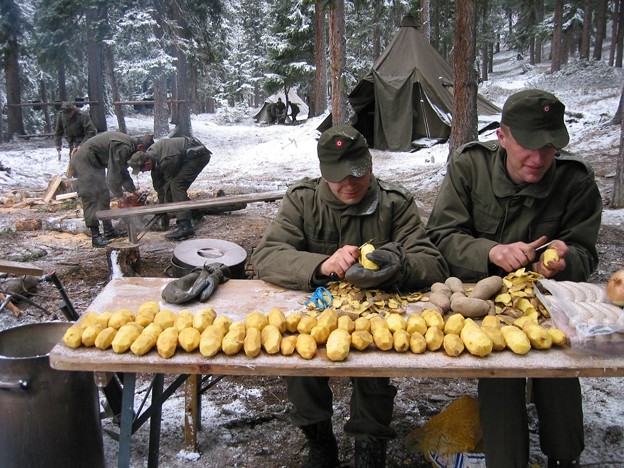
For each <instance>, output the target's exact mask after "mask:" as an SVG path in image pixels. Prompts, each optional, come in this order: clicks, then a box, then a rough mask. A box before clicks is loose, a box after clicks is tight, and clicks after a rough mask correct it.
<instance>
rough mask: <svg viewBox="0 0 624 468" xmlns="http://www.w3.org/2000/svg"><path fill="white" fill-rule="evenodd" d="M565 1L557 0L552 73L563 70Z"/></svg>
mask: <svg viewBox="0 0 624 468" xmlns="http://www.w3.org/2000/svg"><path fill="white" fill-rule="evenodd" d="M562 28H563V0H555V13H554V17H553V37H552V50H551V55H552V58H551V65H550V71H551V73H554V72H557V71H559V70H561V58H562V46H563V44H562V41H563V29H562Z"/></svg>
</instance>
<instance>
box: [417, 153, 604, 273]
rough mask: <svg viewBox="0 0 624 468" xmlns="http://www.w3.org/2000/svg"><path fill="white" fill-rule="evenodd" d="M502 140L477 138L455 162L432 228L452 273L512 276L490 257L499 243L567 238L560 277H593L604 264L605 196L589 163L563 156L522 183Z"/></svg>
mask: <svg viewBox="0 0 624 468" xmlns="http://www.w3.org/2000/svg"><path fill="white" fill-rule="evenodd" d="M505 158H506V153H505V150H504V149H503V148H501V147H500V146H499V144H498V142H497V141H489V142H483V143H481V142H472V143H468V144H466V145H464V146H462V147H460V148H459V149H458V151H457V152H455V154H453V157H452V159H451V161H450V163H449V164H448V167H447V173H446V175H445V177H444V181H443V182H442V185H441V187H440V191H439V193H438V196H437V199H436V201H435V204H434V207H433V210H432V212H431V216H430V217H429V221H428V224H427V233H428V235H429V237H430V238H431V240H432V241H433V243H434V244H435V245H437V246H438V248H439V249H440V252H442V255H443V256H444V258H445V259H446V261H447V263H448V266H449V269H450V273H451V275H453V276H457V277H459V278H461V279H463V280H466V281H476V280H479V279H481V278H484V277H486V276H489V275H500V276H505V275H506V274H507V273H506V272H505V271H503V270H502V269H501V268H499V267H497V266H496V265H493V264H491V263H489V261H488V255H489V252H490V250H491V249H492V247H494V246H495V245H497V244H509V243H513V242H519V241H522V242H532V241H534V240H536V239H538V238H539V237H541V236H547V237H548V240H554V239H559V240H562V241H564V242H565V243H566V245H567V246H568V247H569V248H570V252H569V253H568V254H567V255H566V257H565V261H566V269H565V270H564V271H562V272H560V273H558V274H557V276H556V277H555V279H556V280H559V281H561V280H570V281H586V280H587V278H588V276H589V275H590V274H591V273H592V272H593V271H594V270H595V269H596V266H597V264H598V253H597V251H596V241H597V238H598V231H599V229H600V221H601V215H602V199H601V197H600V192H599V191H598V187H597V185H596V182H595V180H594V172H593V170H592V169H591V167H590V166H589V165H587V164H586V163H584V162H583V161H581V160H579V159H576V158H572V157H561V156H557V157H556V158H555V161H554V163H553V165H552V166H551V168H550V169H549V170H548V172H547V173H546V174H545V175H544V178H543V179H542V180H541V181H540V182H538V183H535V184H519V185H516V184H514V183H513V182H512V181H511V179H510V178H509V177H508V176H507V171H506V169H505Z"/></svg>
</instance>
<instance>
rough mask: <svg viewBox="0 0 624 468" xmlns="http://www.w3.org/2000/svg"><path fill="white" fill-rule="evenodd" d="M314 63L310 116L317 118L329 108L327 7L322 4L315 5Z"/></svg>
mask: <svg viewBox="0 0 624 468" xmlns="http://www.w3.org/2000/svg"><path fill="white" fill-rule="evenodd" d="M314 29H315V30H314V38H315V41H314V44H315V46H314V63H315V65H316V71H315V75H314V96H313V99H312V100H311V101H310V106H309V107H310V115H309V116H308V117H316V116H317V115H321V114H322V113H323V112H325V109H326V108H327V54H326V53H325V50H326V48H327V42H326V40H325V29H326V21H325V7H324V6H323V3H322V2H316V3H315V4H314Z"/></svg>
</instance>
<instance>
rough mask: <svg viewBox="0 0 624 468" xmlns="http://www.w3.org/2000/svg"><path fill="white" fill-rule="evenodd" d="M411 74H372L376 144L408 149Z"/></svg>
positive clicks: (410, 133)
mask: <svg viewBox="0 0 624 468" xmlns="http://www.w3.org/2000/svg"><path fill="white" fill-rule="evenodd" d="M413 75H414V72H412V73H410V74H409V75H403V76H382V75H380V74H379V73H377V71H376V70H373V76H374V77H375V147H376V148H379V149H387V150H390V151H409V150H410V149H411V141H412V120H413V116H412V106H405V105H403V103H405V102H408V103H409V102H412V90H413V88H414V87H413V86H412V83H413Z"/></svg>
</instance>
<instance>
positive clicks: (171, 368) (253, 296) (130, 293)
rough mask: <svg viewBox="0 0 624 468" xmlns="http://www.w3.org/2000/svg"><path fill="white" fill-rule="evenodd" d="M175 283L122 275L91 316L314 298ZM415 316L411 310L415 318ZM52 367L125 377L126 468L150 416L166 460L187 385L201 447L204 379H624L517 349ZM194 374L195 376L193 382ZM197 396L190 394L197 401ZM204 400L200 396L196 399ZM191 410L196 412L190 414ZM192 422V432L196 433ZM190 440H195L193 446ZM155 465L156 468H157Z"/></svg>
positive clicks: (59, 355)
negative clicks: (142, 398) (168, 428)
mask: <svg viewBox="0 0 624 468" xmlns="http://www.w3.org/2000/svg"><path fill="white" fill-rule="evenodd" d="M169 281H172V280H170V279H167V278H121V279H115V280H112V281H111V282H109V283H108V284H107V285H106V287H105V288H104V289H103V290H102V292H101V293H100V294H98V296H97V297H96V298H95V299H94V301H93V302H92V303H91V304H90V306H89V307H88V308H87V311H96V312H104V311H111V312H113V311H115V310H117V309H121V308H129V309H130V310H133V311H135V312H136V310H137V309H138V307H139V306H140V305H141V304H142V303H143V302H145V301H152V300H154V301H158V302H159V303H160V307H161V309H165V308H166V309H170V310H172V311H174V312H177V311H179V310H181V309H188V310H190V311H191V312H196V311H198V310H199V309H201V308H203V307H206V306H211V307H212V308H213V309H214V310H215V311H216V312H217V314H218V315H227V316H229V317H230V318H232V319H233V320H234V321H236V320H244V318H245V316H246V315H247V314H248V313H249V312H251V311H252V310H260V311H261V312H263V313H268V312H269V310H270V309H272V308H275V307H277V308H279V309H281V310H282V311H283V312H284V313H285V314H286V315H288V314H290V313H292V312H296V311H301V310H307V309H306V307H305V305H304V302H305V300H306V299H307V297H309V294H306V293H303V292H301V291H292V290H286V289H283V288H280V287H278V286H275V285H272V284H269V283H266V282H264V281H259V280H230V281H228V282H227V283H225V284H222V285H220V286H219V287H218V289H217V290H216V292H215V293H214V294H213V296H212V297H210V299H209V300H208V301H207V302H206V303H203V304H202V303H199V302H191V303H188V304H185V305H184V306H175V305H171V304H168V303H165V302H164V301H163V300H162V299H161V291H162V289H163V288H164V287H165V285H166V284H167V283H168V282H169ZM409 312H410V310H409V308H408V313H409ZM50 365H51V366H52V367H53V368H55V369H59V370H69V371H95V372H123V373H124V374H123V375H124V379H123V384H124V385H123V398H122V400H123V401H122V417H121V426H120V439H119V442H120V446H119V466H120V467H125V466H128V465H129V457H130V437H131V434H132V433H133V432H134V430H136V429H137V428H138V427H140V425H141V424H143V422H145V420H146V419H147V418H150V424H151V431H150V452H149V456H150V458H152V457H154V459H155V460H156V462H155V463H157V460H158V443H159V439H158V438H159V430H160V416H161V410H162V404H163V402H164V401H165V400H166V399H167V398H168V397H169V396H170V395H171V394H172V393H173V392H174V391H175V389H177V388H178V387H179V386H180V385H181V384H182V383H183V382H184V381H185V380H187V379H188V380H187V402H189V403H190V405H189V404H187V405H186V406H187V407H188V406H191V407H194V410H193V411H192V414H187V415H186V416H187V418H186V420H187V423H188V424H187V445H194V443H195V436H196V434H195V427H194V424H197V421H199V419H198V416H199V405H198V404H196V405H193V404H192V400H194V398H193V397H192V396H193V395H196V396H198V395H199V385H198V382H199V381H200V380H199V377H200V376H201V375H209V376H222V375H274V376H280V375H305V376H315V375H317V376H318V375H324V376H341V377H347V376H351V377H361V376H369V377H370V376H385V377H446V378H458V377H466V378H479V377H572V376H574V377H619V376H624V356H621V355H620V356H617V355H614V356H610V355H598V354H589V353H587V352H584V351H582V350H577V349H573V348H562V349H551V350H548V351H536V350H531V351H530V352H529V353H528V354H525V355H523V356H519V355H515V354H513V353H511V352H510V351H503V352H498V353H493V354H491V355H489V356H487V357H485V358H478V357H474V356H471V355H469V354H468V353H466V352H465V353H463V354H462V355H461V356H459V357H455V358H452V357H448V356H447V355H445V354H444V353H443V352H441V351H438V352H425V353H424V354H412V353H410V352H407V353H396V352H394V351H385V352H381V351H377V350H375V349H374V346H372V347H371V348H370V349H368V350H366V351H364V352H359V351H352V352H351V353H350V354H349V356H348V358H347V359H346V360H345V361H343V362H332V361H329V359H328V358H327V356H326V354H325V349H324V347H323V346H320V347H319V349H318V353H317V355H316V357H314V358H313V359H311V360H305V359H303V358H301V357H300V356H299V355H297V354H296V353H295V354H293V355H291V356H282V355H268V354H266V353H264V352H261V353H260V355H259V356H257V357H255V358H249V357H247V356H246V355H245V354H244V353H242V352H241V353H239V354H237V355H235V356H226V355H225V354H223V353H220V354H218V355H216V356H214V357H210V358H208V357H204V356H202V355H201V354H200V353H199V351H195V352H193V353H186V352H185V351H183V350H178V351H177V352H176V354H175V355H174V356H173V357H172V358H170V359H163V358H161V357H160V356H159V355H158V354H157V353H156V351H155V350H152V351H150V352H149V353H148V354H146V355H144V356H135V355H133V354H132V353H130V352H128V353H125V354H115V353H113V352H112V351H111V350H107V351H101V350H98V349H94V348H78V349H70V348H67V347H66V346H65V345H64V344H63V343H59V344H58V345H56V346H55V347H54V349H53V350H52V351H51V353H50ZM137 373H148V374H151V373H154V374H156V377H155V378H154V385H153V388H152V407H151V408H150V409H149V412H148V411H147V410H146V412H145V413H144V414H141V415H138V418H137V419H136V421H134V423H133V421H132V419H133V415H134V390H135V382H136V374H137ZM164 374H176V375H179V377H178V378H177V379H176V380H175V381H174V383H173V384H172V385H171V386H170V387H169V388H167V389H166V390H164V391H163V375H164ZM189 377H190V378H189ZM189 395H190V397H189ZM195 399H196V400H199V398H195ZM187 413H188V411H187ZM189 425H190V426H191V431H190V432H191V433H192V434H191V435H189V430H188V428H189ZM189 437H190V439H191V440H192V443H190V444H189ZM149 466H156V465H152V464H150V465H149Z"/></svg>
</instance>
